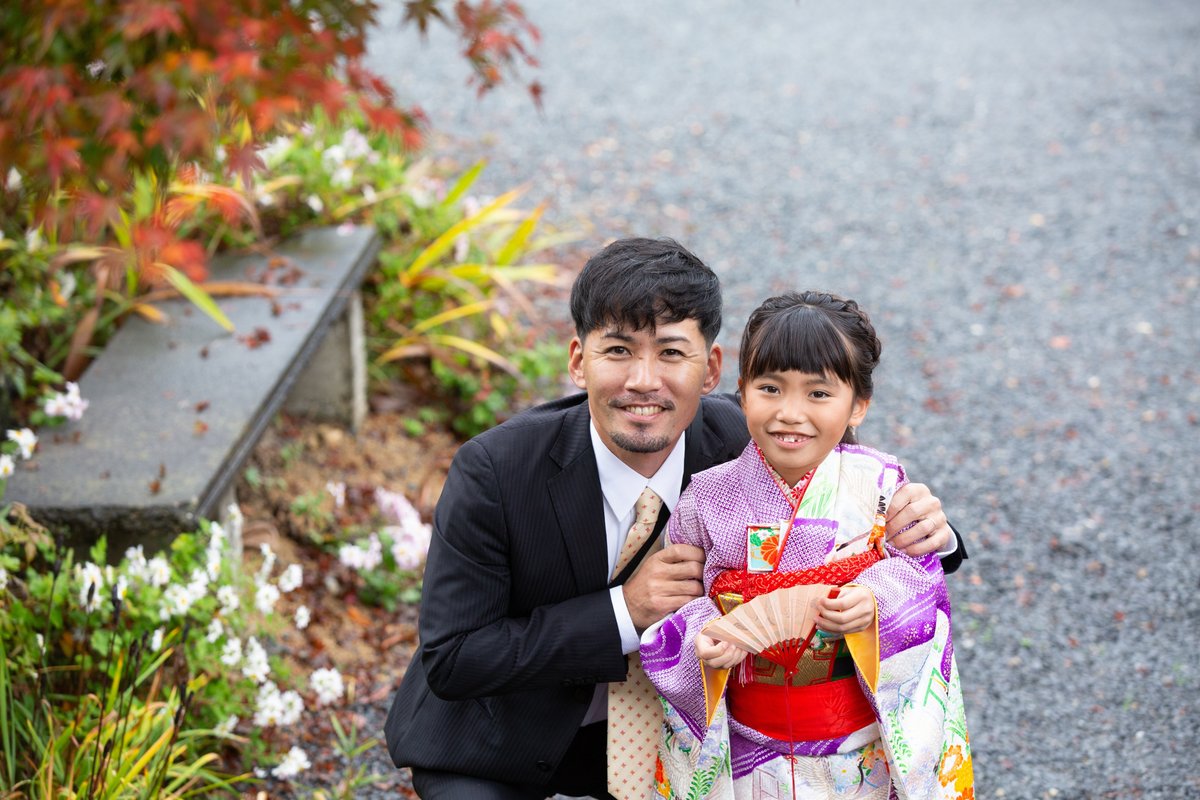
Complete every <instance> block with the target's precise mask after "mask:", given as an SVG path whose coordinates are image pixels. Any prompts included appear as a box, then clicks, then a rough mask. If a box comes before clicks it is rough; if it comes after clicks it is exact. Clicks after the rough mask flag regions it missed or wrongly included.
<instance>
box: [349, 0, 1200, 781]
mask: <svg viewBox="0 0 1200 800" xmlns="http://www.w3.org/2000/svg"><path fill="white" fill-rule="evenodd" d="M525 6H526V9H527V11H528V13H529V15H530V17H531V18H532V20H533V21H534V22H535V23H536V24H537V25H539V26H540V27H541V29H542V33H543V36H544V38H543V43H542V46H541V47H540V49H539V51H538V55H539V57H540V59H541V62H542V67H541V69H540V70H539V71H538V72H537V73H536V77H537V78H538V79H539V80H540V81H541V82H542V83H543V84H544V85H545V87H546V95H545V110H544V112H543V113H541V114H538V113H537V112H536V111H535V110H534V109H533V107H532V105H531V103H530V102H529V100H528V98H527V97H526V96H525V95H523V94H522V93H521V92H520V91H519V90H518V89H517V88H515V87H514V88H509V89H507V90H502V91H501V92H498V93H495V94H492V95H490V96H488V97H486V98H484V99H483V100H482V101H480V102H476V101H475V100H474V99H473V96H472V94H471V93H470V92H469V91H466V90H464V89H462V88H461V87H462V83H463V82H464V80H465V78H466V71H465V67H463V65H462V64H460V63H458V61H457V60H456V59H455V58H454V57H453V56H452V55H451V54H450V51H451V46H452V43H450V42H449V41H447V39H446V38H445V37H439V36H436V35H435V36H433V37H432V39H431V41H430V42H429V44H428V45H427V46H426V47H424V48H422V47H420V46H419V45H418V44H417V43H416V37H415V35H414V34H413V33H411V32H408V31H406V32H402V33H397V32H396V26H397V24H398V19H399V12H397V11H394V10H385V13H384V19H383V25H382V26H381V29H380V31H379V33H377V34H376V35H375V36H374V38H373V40H372V42H371V61H372V66H373V67H374V68H376V69H377V70H379V71H381V72H382V73H383V74H384V75H385V76H386V77H387V78H388V79H389V80H391V81H392V82H393V84H394V85H395V86H396V87H397V88H398V90H399V91H400V92H401V94H402V96H403V97H404V98H406V99H407V100H410V101H416V102H419V103H420V104H422V105H423V106H424V107H425V108H426V109H427V111H428V112H429V113H430V116H431V118H432V122H433V125H434V127H435V128H436V129H438V130H440V131H441V132H443V133H444V134H445V135H446V137H447V142H446V152H449V153H453V154H454V155H455V157H457V158H460V159H461V160H462V162H463V163H464V164H465V163H469V161H470V160H471V159H472V158H474V157H475V156H478V155H485V156H487V157H488V158H489V159H490V160H491V166H490V167H489V169H488V171H487V172H486V173H485V178H484V185H483V186H482V189H483V191H485V192H490V193H498V192H499V191H501V190H504V189H508V188H511V187H512V186H514V185H516V184H519V183H528V184H529V187H530V188H529V198H530V199H531V200H533V201H537V200H541V199H548V200H550V201H551V203H552V212H551V214H552V217H553V219H554V221H555V222H556V223H558V224H560V225H570V224H576V225H579V226H580V227H581V229H582V230H583V231H584V241H583V242H582V244H581V249H582V250H583V251H584V252H592V251H594V250H595V249H597V248H598V247H600V246H601V245H602V244H603V243H604V242H605V241H606V240H607V239H608V238H610V237H615V236H621V235H631V234H640V235H670V236H674V237H676V238H678V239H679V240H680V241H682V242H683V243H685V244H686V245H688V246H689V247H690V248H691V249H693V250H694V251H695V252H696V253H697V254H698V255H700V256H701V257H702V258H704V259H705V260H706V261H707V262H708V263H710V264H711V265H712V266H713V267H714V268H715V269H716V270H717V271H718V272H719V273H720V275H721V278H722V281H723V284H724V286H725V292H726V316H727V320H726V327H725V332H724V334H723V336H722V340H723V341H724V342H725V344H726V346H727V347H732V346H734V345H735V344H736V341H737V335H738V333H739V332H740V329H741V325H742V322H743V321H744V319H745V317H746V315H747V314H748V312H749V311H750V310H751V309H752V308H753V307H754V305H755V304H756V303H757V302H758V301H759V300H760V299H761V298H763V297H764V296H766V295H768V294H770V293H773V292H776V291H778V290H781V289H784V288H791V287H800V288H827V289H830V290H833V291H836V292H840V293H844V294H847V295H849V296H851V297H854V298H856V299H858V300H859V301H860V302H861V303H862V304H863V305H864V306H865V307H866V308H867V309H868V310H869V311H870V312H871V313H872V316H873V318H874V319H875V321H876V323H877V326H878V328H879V330H880V333H881V335H882V337H883V339H884V365H883V367H882V368H881V372H880V374H879V375H878V376H877V394H876V400H875V403H874V406H873V407H872V409H871V415H870V417H869V419H868V421H867V424H866V426H864V428H863V432H862V435H863V439H864V441H866V442H868V443H870V444H874V445H876V446H878V447H881V448H882V449H885V450H890V451H892V452H895V453H897V454H899V455H900V456H901V458H902V459H903V460H904V462H905V463H906V464H907V466H908V468H909V473H910V475H911V476H913V477H914V478H915V479H917V480H921V481H924V482H926V483H929V484H930V485H931V486H932V487H933V488H934V491H935V492H936V493H937V494H938V495H939V496H940V497H941V498H942V499H943V502H944V504H945V506H946V508H947V510H948V512H949V513H950V516H951V519H952V520H953V521H954V522H955V523H956V524H957V525H958V526H959V528H960V530H962V532H963V534H964V536H965V538H966V541H967V545H968V549H969V551H970V554H971V558H970V560H969V561H968V562H967V564H966V565H964V567H963V569H961V570H960V571H959V572H958V573H957V574H956V575H954V576H952V577H951V579H950V588H951V593H952V599H953V602H954V610H955V614H954V626H955V631H956V636H957V642H958V658H959V667H960V670H961V673H962V677H963V687H964V690H965V693H966V702H967V713H968V722H969V725H970V729H971V733H972V742H973V746H974V758H975V774H976V779H977V783H978V788H977V794H976V796H977V797H979V798H1052V797H1057V798H1186V797H1200V770H1198V769H1197V768H1196V763H1197V755H1198V754H1200V703H1198V702H1197V699H1196V692H1197V688H1198V684H1200V664H1198V663H1197V662H1198V661H1200V658H1198V656H1200V650H1198V647H1197V644H1196V642H1197V634H1198V633H1200V623H1198V620H1200V596H1198V595H1200V578H1198V576H1200V570H1197V567H1196V561H1197V556H1196V555H1195V554H1194V551H1193V550H1192V548H1191V546H1192V545H1193V541H1194V539H1195V538H1196V534H1197V533H1198V530H1200V524H1198V521H1197V517H1198V515H1197V512H1198V510H1200V501H1198V500H1197V492H1196V489H1197V479H1196V476H1195V473H1196V471H1197V466H1198V461H1200V459H1198V457H1197V452H1198V450H1200V419H1198V417H1200V367H1198V363H1197V361H1198V359H1197V356H1198V355H1200V297H1198V296H1200V218H1198V217H1200V4H1197V3H1195V2H1149V1H1148V0H1143V1H1141V2H1135V1H1134V0H1127V1H1126V2H1119V1H1117V0H1092V2H1082V0H1059V2H1054V3H1034V2H1008V1H1006V0H999V1H996V0H993V2H988V3H982V2H977V0H964V1H961V2H949V0H936V1H934V2H926V0H913V1H912V2H907V3H899V2H875V3H835V2H808V0H801V1H800V2H757V3H744V2H733V1H732V0H728V1H727V2H719V1H718V0H689V2H667V1H666V0H662V1H661V2H631V1H627V2H615V1H614V2H596V3H566V2H560V3H551V2H548V1H547V0H526V2H525ZM564 315H565V310H564ZM730 355H732V353H730ZM731 364H732V362H730V361H727V366H730V365H731ZM733 371H734V370H733V369H732V368H731V369H727V370H726V378H727V383H728V381H729V380H731V379H732V378H733V377H735V376H734V375H733ZM383 711H386V709H382V710H381V712H380V715H381V716H380V718H382V712H383ZM377 752H379V753H380V756H381V767H390V764H389V763H388V762H387V760H386V756H385V755H383V754H382V751H377ZM1188 764H1192V765H1193V766H1192V767H1188V766H1187V765H1188Z"/></svg>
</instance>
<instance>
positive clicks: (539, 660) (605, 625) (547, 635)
mask: <svg viewBox="0 0 1200 800" xmlns="http://www.w3.org/2000/svg"><path fill="white" fill-rule="evenodd" d="M590 421H591V417H590V415H589V412H588V406H587V403H586V395H583V394H578V395H573V396H571V397H568V398H564V399H562V400H557V401H554V402H552V403H548V404H546V405H542V406H539V407H537V408H534V409H531V410H529V411H527V412H525V413H523V414H519V415H518V416H516V417H514V418H512V419H511V420H509V421H508V422H505V423H504V424H503V425H500V426H499V427H497V428H494V429H492V430H490V431H487V432H486V433H483V434H480V435H479V436H477V437H475V438H474V439H472V440H471V441H469V442H467V443H466V444H464V445H463V446H462V447H461V448H460V449H459V451H458V453H457V454H456V455H455V458H454V462H453V464H452V465H451V467H450V472H449V475H448V476H447V478H446V485H445V487H444V489H443V490H442V496H441V499H440V500H439V501H438V506H437V511H436V513H435V516H434V525H433V541H432V543H431V545H430V549H429V560H428V562H427V564H426V567H425V590H424V594H423V596H422V600H421V616H420V638H421V644H420V647H419V648H418V649H417V652H416V654H415V655H414V657H413V661H412V663H411V664H410V666H409V668H408V672H407V674H406V675H405V677H404V680H403V682H402V683H401V684H400V689H399V690H398V692H397V693H396V697H395V700H394V701H393V703H392V708H391V711H390V712H389V714H388V719H387V723H386V726H385V731H386V735H387V743H388V749H389V751H390V753H391V756H392V760H393V761H394V762H395V763H396V765H397V766H415V767H424V768H426V769H436V770H443V771H448V772H455V773H459V774H464V775H476V776H480V777H485V778H490V779H493V780H501V781H506V782H512V783H535V784H540V783H544V782H546V781H547V780H548V779H549V778H550V776H551V775H552V774H553V773H554V771H555V770H556V769H557V767H558V764H559V762H560V760H561V759H562V756H563V754H564V753H565V751H566V749H567V747H568V746H569V745H570V743H571V740H572V739H573V738H574V736H575V734H576V733H577V732H578V730H579V725H580V723H581V722H582V721H583V716H584V714H585V712H586V711H587V708H588V705H589V704H590V702H591V699H592V695H593V693H594V690H595V686H596V684H597V683H609V682H612V681H622V680H624V679H625V676H626V658H625V656H624V654H622V652H621V638H620V633H619V631H618V629H617V621H616V617H615V615H614V613H613V609H612V603H611V601H610V600H609V594H608V582H609V576H608V574H607V572H608V556H607V544H606V536H605V531H604V506H603V504H604V499H603V495H602V494H601V491H600V477H599V474H598V472H597V470H596V458H595V454H594V452H593V450H592V441H591V434H590V432H589V430H590ZM749 439H750V437H749V434H748V433H747V431H746V422H745V418H744V417H743V416H742V412H741V408H740V407H739V405H738V404H737V401H736V400H735V399H733V397H732V396H730V395H714V396H709V397H705V398H703V399H702V400H701V403H700V407H699V409H698V410H697V412H696V418H695V419H694V420H693V421H692V424H691V425H690V426H689V427H688V429H687V437H686V439H685V450H684V475H683V485H684V486H686V485H687V483H688V481H690V480H691V476H692V475H693V474H695V473H696V472H700V471H701V470H705V469H708V468H709V467H712V466H715V465H717V464H721V463H724V462H726V461H729V460H731V459H733V458H736V457H737V456H738V455H739V454H741V452H742V450H743V448H745V446H746V443H747V442H748V441H749ZM964 555H965V551H964V549H963V546H962V541H961V537H960V539H959V549H958V552H957V553H956V554H954V555H952V556H950V557H948V558H947V559H945V560H944V561H943V565H944V567H945V568H946V570H947V571H948V572H950V571H953V570H954V569H955V568H957V566H958V564H959V562H960V561H961V560H962V558H963V556H964Z"/></svg>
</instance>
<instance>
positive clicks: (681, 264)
mask: <svg viewBox="0 0 1200 800" xmlns="http://www.w3.org/2000/svg"><path fill="white" fill-rule="evenodd" d="M571 318H572V319H573V320H574V322H575V333H576V334H577V335H578V336H579V338H580V339H583V338H584V337H585V336H587V334H589V333H591V332H592V331H594V330H597V329H599V328H601V327H603V326H605V325H617V326H620V327H622V328H628V329H629V330H634V331H640V330H645V329H649V330H651V331H653V330H654V329H655V328H657V327H658V325H660V324H670V323H673V322H682V321H684V320H687V319H694V320H696V323H697V324H698V325H699V326H700V333H701V334H703V335H704V341H705V343H706V344H709V345H711V344H712V343H713V341H714V340H715V339H716V338H717V334H718V333H719V332H720V330H721V284H720V282H719V281H718V280H717V276H716V273H714V272H713V271H712V270H711V269H709V268H708V267H707V266H706V265H705V264H704V262H703V261H701V260H700V259H699V258H697V257H696V256H694V255H693V254H692V253H690V252H689V251H688V250H687V248H685V247H684V246H683V245H681V244H679V243H678V242H676V241H674V240H672V239H665V238H664V239H619V240H618V241H615V242H613V243H612V244H610V245H609V246H608V247H605V248H604V249H603V250H601V251H600V252H599V253H596V255H594V256H592V257H591V258H589V259H588V262H587V264H585V265H584V267H583V271H582V272H580V273H579V277H578V278H576V279H575V285H574V286H573V287H572V288H571Z"/></svg>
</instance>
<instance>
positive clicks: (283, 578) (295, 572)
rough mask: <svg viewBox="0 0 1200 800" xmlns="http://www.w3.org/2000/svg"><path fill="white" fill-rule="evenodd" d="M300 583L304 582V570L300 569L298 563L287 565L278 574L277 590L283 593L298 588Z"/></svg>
mask: <svg viewBox="0 0 1200 800" xmlns="http://www.w3.org/2000/svg"><path fill="white" fill-rule="evenodd" d="M302 583H304V571H303V570H301V569H300V565H299V564H291V565H289V566H288V568H287V569H285V570H284V571H283V574H282V575H280V576H279V590H280V591H281V592H283V593H284V594H287V593H288V592H292V591H295V590H296V589H299V588H300V584H302Z"/></svg>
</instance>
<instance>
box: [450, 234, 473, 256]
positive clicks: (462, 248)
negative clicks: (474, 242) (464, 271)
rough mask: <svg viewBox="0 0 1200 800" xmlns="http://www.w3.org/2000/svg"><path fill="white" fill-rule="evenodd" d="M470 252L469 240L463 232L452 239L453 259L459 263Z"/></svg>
mask: <svg viewBox="0 0 1200 800" xmlns="http://www.w3.org/2000/svg"><path fill="white" fill-rule="evenodd" d="M470 253H471V240H470V239H468V238H467V235H466V234H465V233H463V234H460V235H459V236H457V237H456V238H455V239H454V260H455V261H457V262H458V263H459V264H461V263H463V262H464V261H466V260H467V256H468V255H470Z"/></svg>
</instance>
